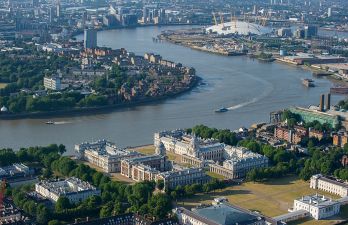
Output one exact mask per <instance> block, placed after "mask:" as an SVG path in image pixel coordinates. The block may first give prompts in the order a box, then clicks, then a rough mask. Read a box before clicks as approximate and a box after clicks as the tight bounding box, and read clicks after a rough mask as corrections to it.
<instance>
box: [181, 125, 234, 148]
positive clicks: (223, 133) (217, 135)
mask: <svg viewBox="0 0 348 225" xmlns="http://www.w3.org/2000/svg"><path fill="white" fill-rule="evenodd" d="M186 131H187V132H188V133H193V134H195V135H197V136H199V137H201V138H204V139H209V138H214V139H216V140H219V141H220V142H221V143H225V144H227V145H236V144H237V143H238V138H237V137H236V134H235V133H233V132H231V131H230V130H227V129H225V130H218V129H216V128H209V127H207V126H205V125H197V126H195V127H193V128H192V129H191V128H190V129H187V130H186Z"/></svg>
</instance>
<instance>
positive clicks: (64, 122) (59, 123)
mask: <svg viewBox="0 0 348 225" xmlns="http://www.w3.org/2000/svg"><path fill="white" fill-rule="evenodd" d="M69 123H72V122H71V121H57V122H54V125H64V124H69Z"/></svg>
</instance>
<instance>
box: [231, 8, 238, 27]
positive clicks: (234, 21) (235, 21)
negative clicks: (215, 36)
mask: <svg viewBox="0 0 348 225" xmlns="http://www.w3.org/2000/svg"><path fill="white" fill-rule="evenodd" d="M232 24H234V28H235V29H237V17H236V12H233V17H232Z"/></svg>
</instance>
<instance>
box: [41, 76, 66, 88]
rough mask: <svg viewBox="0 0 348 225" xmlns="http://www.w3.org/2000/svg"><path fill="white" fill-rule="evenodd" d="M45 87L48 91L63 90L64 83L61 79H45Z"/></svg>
mask: <svg viewBox="0 0 348 225" xmlns="http://www.w3.org/2000/svg"><path fill="white" fill-rule="evenodd" d="M44 87H45V89H46V90H53V91H60V90H62V82H61V79H60V78H59V77H44Z"/></svg>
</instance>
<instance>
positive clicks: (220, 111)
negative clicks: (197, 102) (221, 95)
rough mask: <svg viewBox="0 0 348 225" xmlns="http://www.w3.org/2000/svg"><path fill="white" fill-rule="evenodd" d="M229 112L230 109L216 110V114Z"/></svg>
mask: <svg viewBox="0 0 348 225" xmlns="http://www.w3.org/2000/svg"><path fill="white" fill-rule="evenodd" d="M227 111H228V109H227V108H225V107H222V108H220V109H217V110H215V112H216V113H223V112H227Z"/></svg>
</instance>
